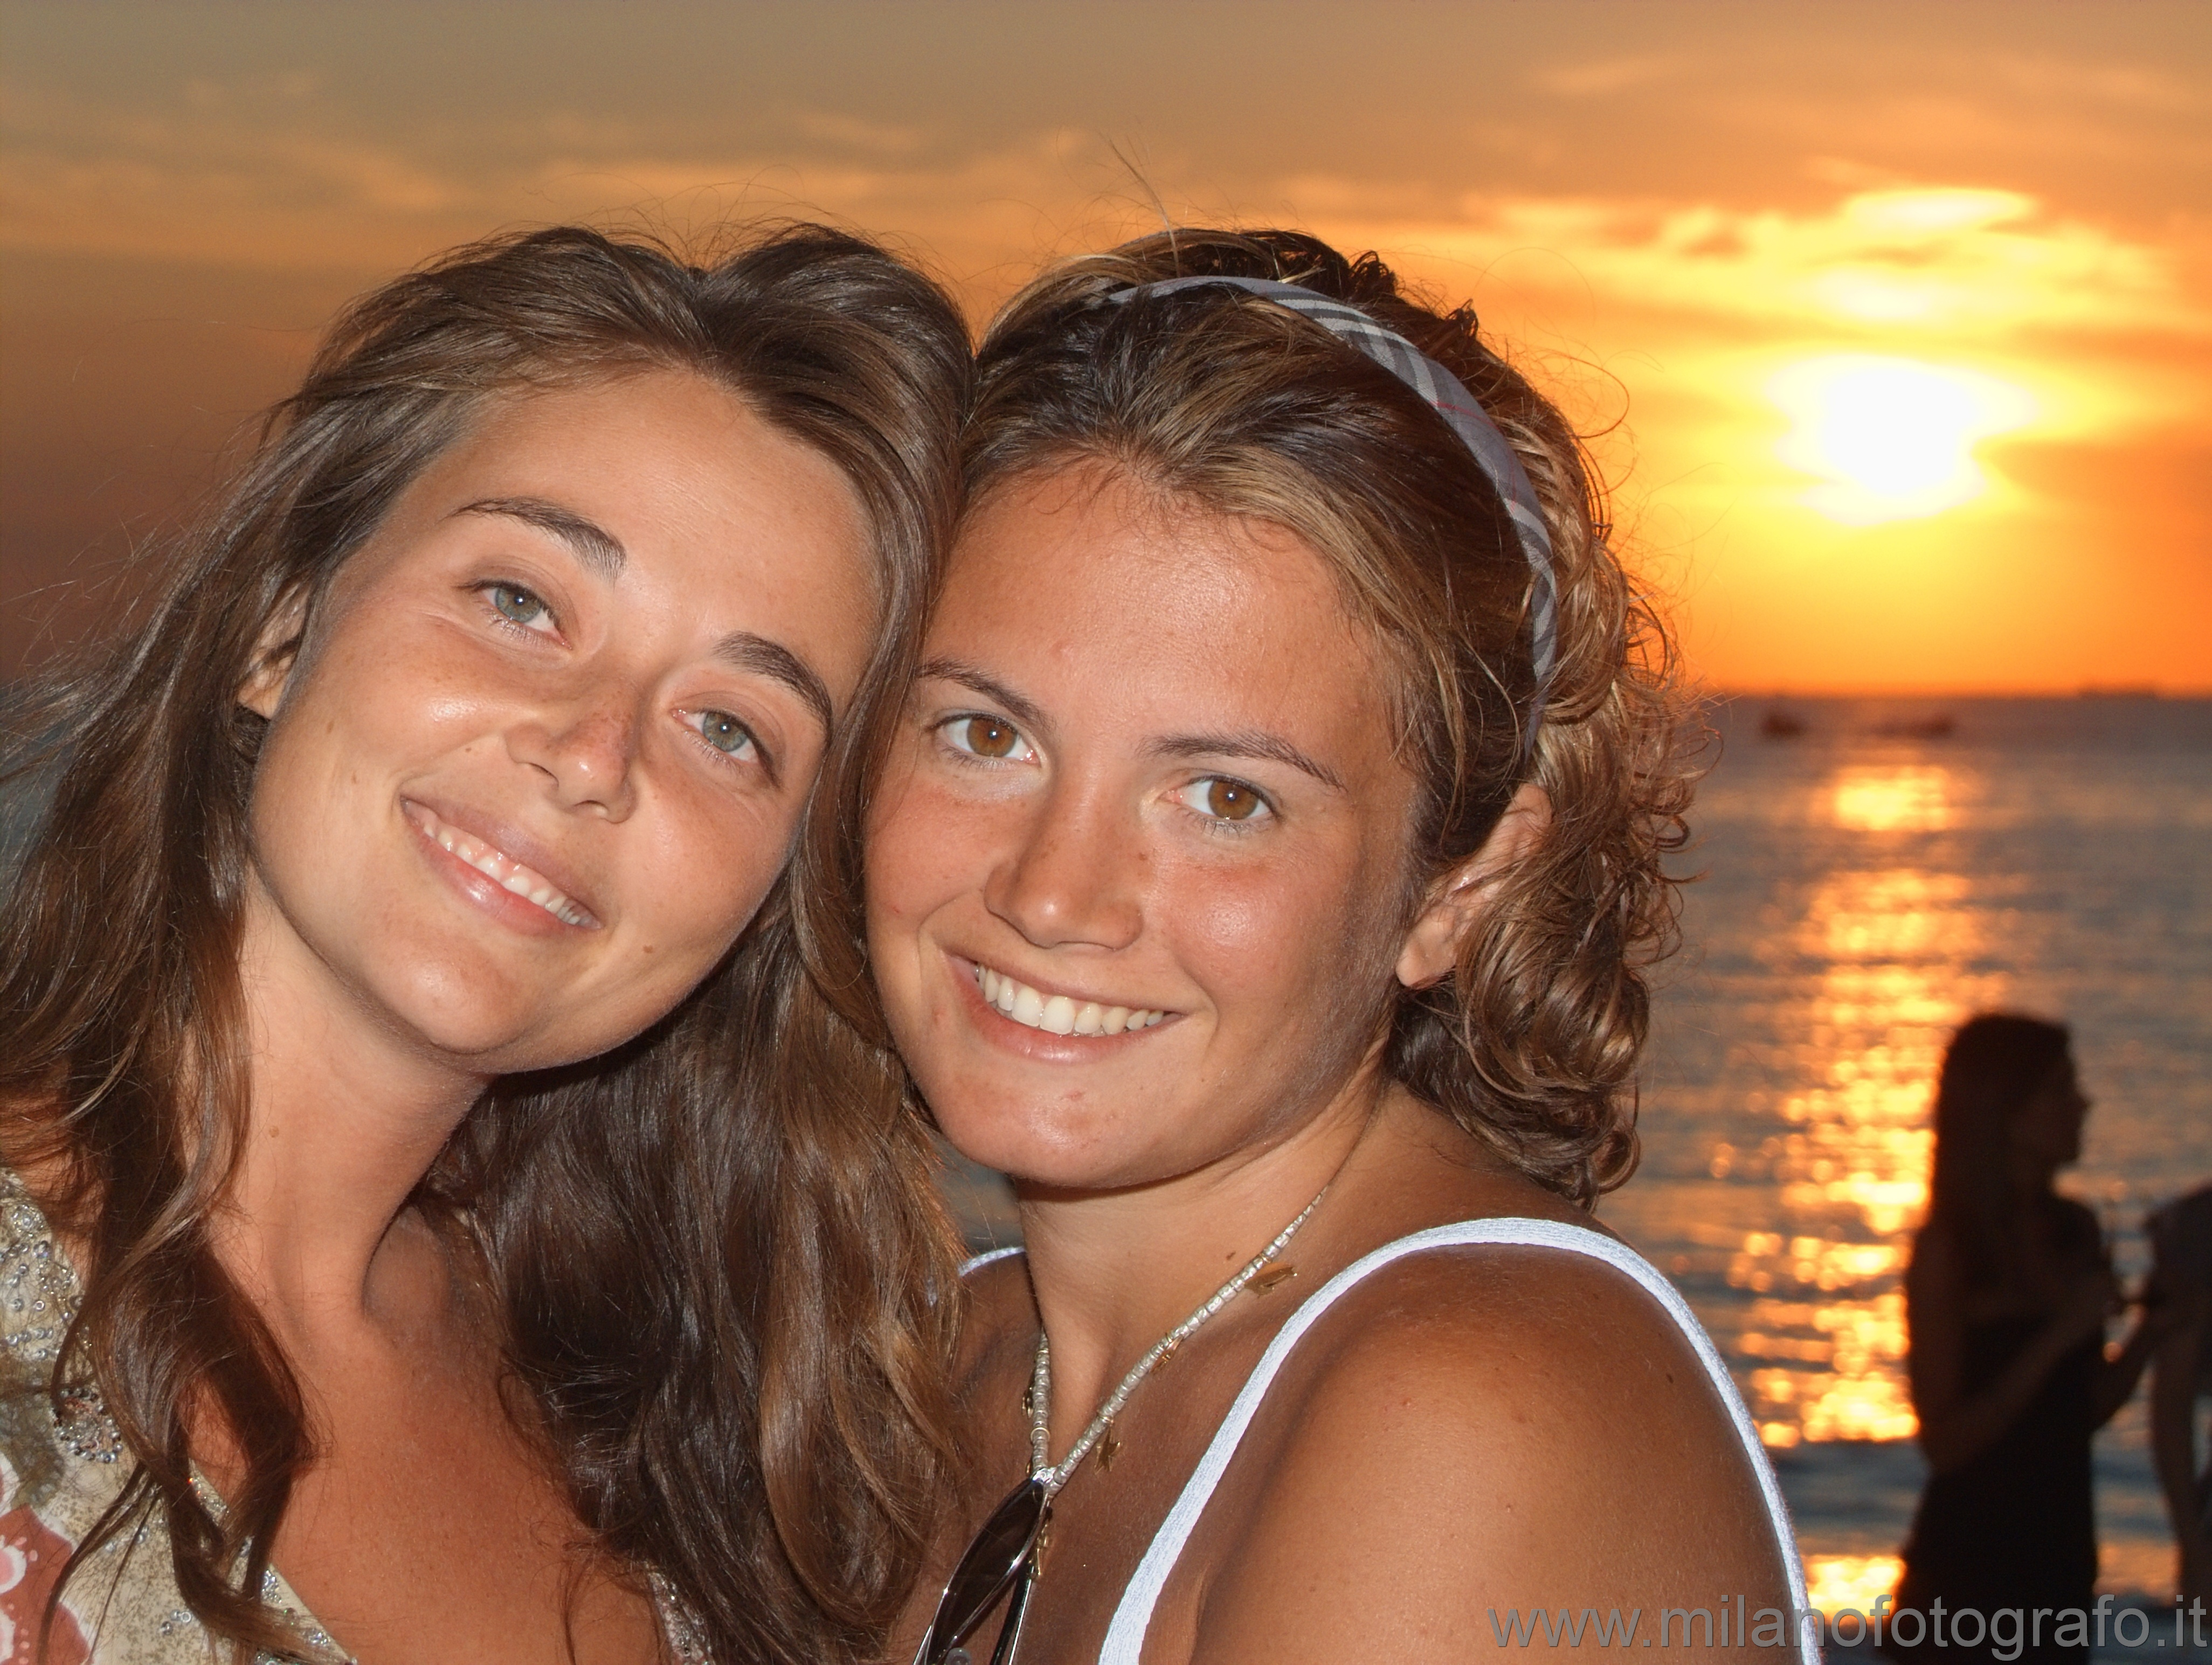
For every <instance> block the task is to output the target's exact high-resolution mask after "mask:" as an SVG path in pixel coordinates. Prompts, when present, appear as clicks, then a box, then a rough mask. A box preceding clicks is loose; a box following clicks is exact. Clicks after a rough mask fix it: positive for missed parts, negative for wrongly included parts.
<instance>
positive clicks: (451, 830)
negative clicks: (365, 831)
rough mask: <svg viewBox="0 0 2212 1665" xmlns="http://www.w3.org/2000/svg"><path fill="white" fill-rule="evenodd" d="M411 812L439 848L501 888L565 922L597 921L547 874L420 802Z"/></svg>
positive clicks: (584, 922)
mask: <svg viewBox="0 0 2212 1665" xmlns="http://www.w3.org/2000/svg"><path fill="white" fill-rule="evenodd" d="M409 813H410V814H411V815H413V816H414V818H415V820H416V825H418V826H421V827H422V830H423V831H424V832H425V833H428V834H429V835H430V839H431V841H432V842H433V843H435V845H437V846H438V848H439V849H441V850H443V851H450V852H451V853H452V854H453V855H455V856H458V857H460V859H461V860H463V861H465V862H466V863H468V864H469V865H470V866H471V867H472V868H474V869H476V870H477V872H479V873H481V874H483V875H484V877H486V878H487V879H489V880H491V881H493V882H494V883H495V884H496V885H497V886H498V887H500V888H501V890H504V891H507V892H508V893H511V894H513V895H516V896H521V897H526V898H527V899H529V900H531V901H532V902H535V903H536V904H537V905H538V906H539V907H541V908H544V910H545V911H546V912H548V913H550V914H551V915H552V916H553V917H555V918H556V919H558V920H560V921H561V922H562V923H564V924H569V925H588V924H594V923H597V921H595V920H593V919H592V916H591V914H590V913H589V912H588V911H586V910H585V909H584V908H582V907H580V906H579V905H577V904H576V903H575V902H574V901H571V900H570V899H568V897H567V896H565V895H563V894H562V893H561V892H560V891H557V890H556V889H555V888H554V887H552V886H551V885H550V884H548V883H547V882H546V881H545V875H544V874H542V873H538V872H535V871H533V870H532V869H529V868H526V867H525V866H523V864H522V863H520V862H518V861H516V860H515V859H514V858H513V857H511V856H508V855H507V854H506V853H505V852H504V851H498V850H495V849H493V848H492V846H491V845H488V844H486V843H484V842H483V840H482V839H472V838H471V837H470V836H469V835H468V834H467V833H464V832H462V831H461V830H460V829H459V827H455V826H447V824H446V823H445V822H444V821H441V820H439V819H438V818H437V817H436V816H435V815H434V814H431V813H430V812H429V811H428V810H427V809H425V808H422V806H421V805H420V804H412V805H410V806H409Z"/></svg>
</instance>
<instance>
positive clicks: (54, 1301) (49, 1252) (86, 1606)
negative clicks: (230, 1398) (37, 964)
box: [0, 1168, 711, 1665]
mask: <svg viewBox="0 0 2212 1665" xmlns="http://www.w3.org/2000/svg"><path fill="white" fill-rule="evenodd" d="M78 1300H79V1291H78V1287H77V1281H76V1272H75V1271H74V1270H73V1269H72V1268H70V1264H69V1262H68V1260H67V1259H66V1258H65V1257H64V1256H63V1254H62V1253H61V1251H60V1250H59V1249H58V1247H57V1245H56V1244H55V1242H54V1238H53V1232H52V1230H51V1229H50V1228H49V1227H48V1226H47V1224H46V1217H45V1216H44V1215H43V1214H40V1212H39V1209H38V1207H37V1205H36V1204H35V1203H34V1202H32V1200H31V1197H30V1194H29V1193H28V1192H27V1190H25V1189H24V1187H23V1184H22V1182H21V1180H20V1179H19V1178H17V1177H16V1176H15V1174H14V1173H12V1172H9V1171H8V1170H7V1169H5V1168H0V1665H32V1662H33V1661H34V1660H36V1659H37V1658H38V1645H39V1625H40V1616H41V1615H42V1614H44V1612H45V1611H46V1599H47V1597H48V1595H50V1594H51V1593H52V1589H53V1585H54V1580H55V1578H56V1577H57V1576H58V1574H59V1573H60V1571H61V1567H62V1564H63V1563H64V1561H66V1560H67V1559H69V1557H70V1551H71V1550H72V1549H73V1548H74V1547H76V1544H77V1543H79V1542H80V1541H82V1539H83V1538H84V1537H85V1535H86V1534H87V1533H88V1531H89V1530H90V1529H91V1527H92V1524H93V1523H94V1522H95V1521H96V1520H98V1519H99V1518H100V1515H101V1513H102V1512H103V1511H105V1510H106V1508H107V1506H108V1505H109V1504H111V1503H112V1502H113V1501H114V1500H115V1498H116V1496H117V1495H118V1493H119V1492H121V1491H122V1489H123V1486H124V1485H125V1481H126V1480H128V1479H129V1478H130V1474H131V1458H130V1455H129V1453H128V1452H127V1451H125V1449H124V1446H123V1441H122V1438H121V1436H120V1434H119V1433H118V1432H117V1429H116V1426H115V1424H114V1422H113V1421H112V1420H111V1419H110V1418H109V1416H108V1414H107V1412H106V1408H105V1407H104V1406H103V1405H102V1404H101V1403H100V1390H99V1389H98V1388H97V1387H96V1386H94V1384H92V1383H85V1384H83V1385H82V1387H79V1388H74V1389H72V1390H69V1391H67V1392H65V1393H64V1395H63V1396H62V1404H61V1408H60V1411H59V1413H58V1414H57V1411H56V1408H55V1405H54V1402H53V1399H52V1397H51V1396H49V1395H48V1393H47V1391H46V1386H47V1383H49V1382H50V1381H51V1380H52V1376H53V1368H54V1361H55V1359H56V1358H57V1357H58V1355H59V1353H60V1352H61V1344H62V1336H63V1333H64V1331H65V1330H66V1329H68V1327H69V1323H70V1318H71V1317H74V1316H75V1314H76V1309H77V1304H78ZM206 1497H207V1500H208V1502H209V1503H210V1505H212V1506H214V1507H216V1508H217V1509H220V1507H221V1506H222V1505H221V1499H219V1498H216V1496H215V1495H214V1493H213V1492H207V1493H206ZM652 1583H653V1597H654V1604H655V1606H656V1607H657V1608H658V1610H659V1617H660V1622H661V1630H662V1632H663V1634H664V1636H665V1638H666V1640H667V1644H668V1657H669V1658H670V1659H671V1661H672V1662H673V1665H711V1659H710V1656H708V1653H707V1651H706V1650H705V1648H704V1646H703V1645H702V1644H701V1642H700V1640H699V1638H698V1634H697V1630H696V1626H694V1625H693V1624H692V1623H691V1621H690V1619H689V1618H688V1616H687V1615H686V1614H684V1612H683V1611H682V1610H681V1608H680V1607H679V1606H678V1604H677V1602H676V1601H675V1600H674V1598H673V1595H672V1592H671V1591H670V1590H668V1589H666V1587H665V1585H663V1584H662V1583H661V1582H660V1580H659V1579H658V1578H655V1579H653V1581H652ZM261 1596H262V1600H263V1601H264V1602H265V1603H266V1604H267V1605H268V1606H269V1607H270V1608H272V1609H273V1610H274V1611H275V1612H276V1614H278V1615H279V1616H280V1617H281V1618H283V1620H284V1621H285V1622H286V1623H287V1624H288V1625H289V1626H290V1627H291V1628H292V1629H293V1630H294V1631H295V1632H298V1634H299V1637H300V1639H301V1654H302V1656H305V1657H307V1658H310V1659H313V1660H316V1661H319V1662H326V1665H352V1661H351V1659H350V1658H349V1656H348V1655H347V1654H346V1652H345V1650H343V1649H342V1648H341V1647H339V1646H338V1645H337V1643H336V1642H334V1641H333V1640H332V1639H331V1636H330V1634H329V1632H326V1631H325V1630H324V1629H323V1627H322V1626H320V1625H319V1624H318V1623H317V1622H316V1621H315V1618H314V1615H313V1614H311V1613H309V1612H308V1611H307V1604H306V1603H305V1602H303V1601H301V1600H300V1598H299V1596H298V1595H297V1594H296V1593H295V1591H294V1590H293V1589H292V1587H291V1586H290V1585H289V1584H287V1583H285V1582H284V1579H283V1577H282V1575H280V1574H279V1573H278V1572H277V1571H276V1570H275V1569H274V1568H271V1569H270V1571H268V1572H267V1573H266V1574H265V1575H264V1577H263V1579H262V1584H261ZM209 1643H210V1638H209V1637H208V1633H207V1632H206V1631H205V1630H204V1629H203V1628H202V1627H201V1626H200V1623H199V1621H198V1620H197V1619H195V1618H193V1617H192V1615H191V1613H190V1612H189V1611H188V1610H187V1609H186V1608H185V1603H184V1601H183V1598H182V1597H181V1596H179V1595H178V1593H177V1585H176V1579H175V1577H174V1575H173V1571H172V1570H171V1565H170V1559H169V1545H168V1533H167V1527H166V1526H165V1525H164V1523H163V1522H162V1519H161V1514H160V1512H159V1511H155V1513H154V1514H152V1515H151V1516H150V1517H148V1518H147V1520H146V1521H145V1523H143V1525H142V1526H141V1527H140V1528H139V1529H138V1531H137V1534H136V1535H135V1536H131V1537H129V1538H126V1539H124V1540H121V1541H114V1540H111V1541H109V1542H108V1543H106V1545H104V1546H102V1547H101V1548H100V1551H99V1552H98V1553H96V1554H95V1555H94V1556H93V1557H92V1558H91V1559H90V1560H89V1561H88V1564H87V1565H85V1566H84V1567H82V1568H81V1569H80V1570H79V1571H78V1572H77V1573H76V1576H75V1577H72V1578H71V1579H70V1584H69V1589H68V1590H67V1592H66V1593H65V1595H64V1599H63V1601H62V1604H61V1606H60V1607H58V1609H57V1610H56V1612H55V1615H54V1621H53V1629H52V1633H51V1635H50V1637H49V1638H48V1642H47V1650H46V1661H47V1662H48V1665H184V1662H187V1661H189V1662H191V1665H207V1662H209V1661H210V1659H212V1658H214V1657H216V1656H215V1655H214V1654H213V1653H212V1652H211V1650H210V1645H209ZM255 1665H280V1662H278V1661H277V1660H276V1658H275V1656H271V1655H269V1654H261V1655H258V1656H257V1657H256V1660H255Z"/></svg>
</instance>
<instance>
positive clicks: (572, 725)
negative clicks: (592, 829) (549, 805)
mask: <svg viewBox="0 0 2212 1665" xmlns="http://www.w3.org/2000/svg"><path fill="white" fill-rule="evenodd" d="M637 736H638V723H637V717H636V713H635V707H634V706H633V705H626V704H624V703H623V702H622V701H621V700H619V699H615V698H613V697H602V698H599V699H591V700H587V701H584V702H580V703H579V704H578V705H574V706H573V707H571V708H568V709H566V710H556V711H544V712H540V713H538V714H537V715H534V716H532V717H529V718H527V719H526V720H524V721H521V722H518V723H516V724H513V725H512V726H510V727H509V728H508V730H507V754H508V755H509V756H511V757H513V759H514V760H515V761H516V762H518V763H521V764H525V765H527V766H529V767H531V768H533V769H536V770H538V772H541V773H542V774H544V776H545V777H546V779H547V781H548V782H549V783H550V785H551V787H552V790H553V796H554V798H555V800H556V802H559V803H560V804H561V805H562V808H568V809H580V810H586V811H596V812H598V813H599V814H602V815H605V817H606V818H607V819H608V820H617V821H618V820H626V819H628V817H629V813H630V810H631V809H632V808H634V807H635V802H636V793H635V782H634V780H633V778H632V777H633V773H634V771H635V766H636V761H637Z"/></svg>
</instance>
